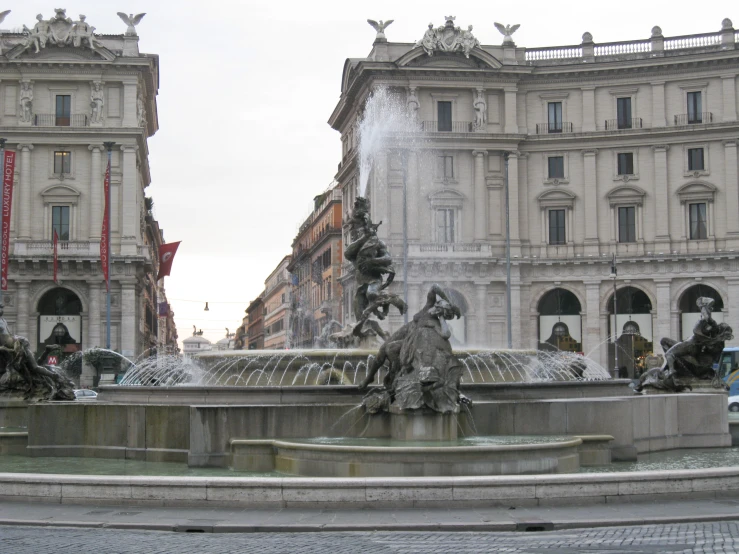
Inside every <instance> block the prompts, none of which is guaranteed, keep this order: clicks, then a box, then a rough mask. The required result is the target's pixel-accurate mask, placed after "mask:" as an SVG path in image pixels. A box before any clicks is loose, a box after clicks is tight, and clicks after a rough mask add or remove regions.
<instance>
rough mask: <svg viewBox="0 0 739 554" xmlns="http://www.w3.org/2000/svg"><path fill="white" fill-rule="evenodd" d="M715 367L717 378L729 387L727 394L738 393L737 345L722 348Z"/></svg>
mask: <svg viewBox="0 0 739 554" xmlns="http://www.w3.org/2000/svg"><path fill="white" fill-rule="evenodd" d="M715 369H716V371H717V374H718V376H719V378H720V379H723V380H724V383H726V385H727V386H728V387H729V396H736V395H739V347H737V346H730V347H728V348H724V351H723V352H722V353H721V358H720V359H719V363H718V367H717V368H715Z"/></svg>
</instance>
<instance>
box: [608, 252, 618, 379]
mask: <svg viewBox="0 0 739 554" xmlns="http://www.w3.org/2000/svg"><path fill="white" fill-rule="evenodd" d="M617 276H618V268H617V267H616V254H614V255H613V258H612V260H611V274H610V275H609V277H610V278H611V279H613V329H614V332H613V357H614V362H613V364H614V366H613V370H611V377H612V378H613V379H615V378H616V377H618V300H617V298H616V277H617Z"/></svg>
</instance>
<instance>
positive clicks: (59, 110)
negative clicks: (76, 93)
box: [55, 94, 72, 127]
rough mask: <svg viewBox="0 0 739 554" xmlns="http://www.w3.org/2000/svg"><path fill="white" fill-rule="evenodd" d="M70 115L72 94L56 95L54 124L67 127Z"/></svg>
mask: <svg viewBox="0 0 739 554" xmlns="http://www.w3.org/2000/svg"><path fill="white" fill-rule="evenodd" d="M71 117H72V96H71V95H69V94H57V95H56V123H55V124H56V125H60V126H64V127H68V126H69V121H70V118H71Z"/></svg>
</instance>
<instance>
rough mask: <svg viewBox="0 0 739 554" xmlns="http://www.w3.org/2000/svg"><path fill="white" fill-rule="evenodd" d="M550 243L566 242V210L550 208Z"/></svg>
mask: <svg viewBox="0 0 739 554" xmlns="http://www.w3.org/2000/svg"><path fill="white" fill-rule="evenodd" d="M549 244H565V210H549Z"/></svg>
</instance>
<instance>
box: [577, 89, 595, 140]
mask: <svg viewBox="0 0 739 554" xmlns="http://www.w3.org/2000/svg"><path fill="white" fill-rule="evenodd" d="M580 90H582V130H583V132H585V133H587V132H590V131H595V87H582V88H581V89H580Z"/></svg>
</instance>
